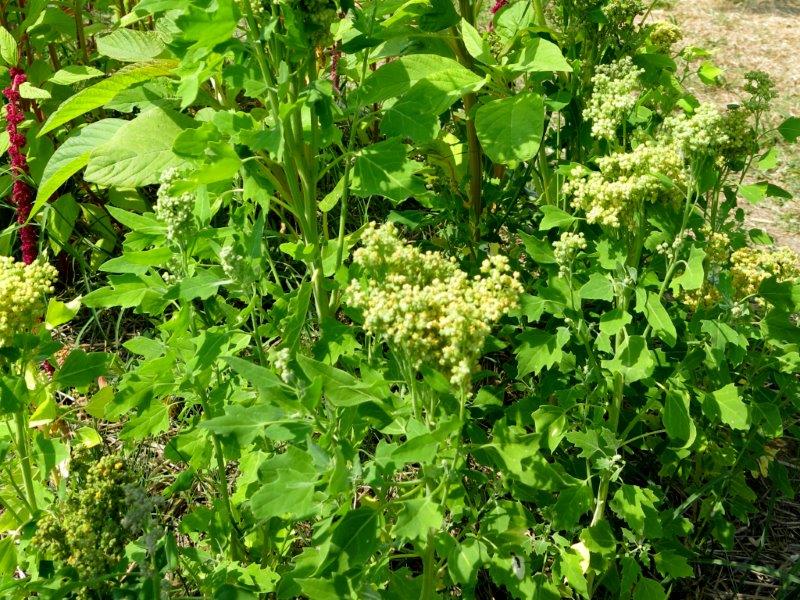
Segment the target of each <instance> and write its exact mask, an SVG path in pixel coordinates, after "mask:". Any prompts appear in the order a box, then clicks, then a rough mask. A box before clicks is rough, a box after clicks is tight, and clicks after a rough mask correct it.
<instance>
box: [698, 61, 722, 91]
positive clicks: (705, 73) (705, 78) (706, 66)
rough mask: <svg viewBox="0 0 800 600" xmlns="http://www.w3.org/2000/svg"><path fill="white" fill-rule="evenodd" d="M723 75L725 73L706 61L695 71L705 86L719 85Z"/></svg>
mask: <svg viewBox="0 0 800 600" xmlns="http://www.w3.org/2000/svg"><path fill="white" fill-rule="evenodd" d="M724 75H725V71H723V70H722V69H720V68H719V67H718V66H717V65H715V64H714V63H712V62H708V61H706V62H704V63H703V64H701V65H700V67H699V68H698V69H697V76H698V77H699V78H700V81H702V82H703V83H705V84H706V85H720V84H721V83H722V80H723V76H724Z"/></svg>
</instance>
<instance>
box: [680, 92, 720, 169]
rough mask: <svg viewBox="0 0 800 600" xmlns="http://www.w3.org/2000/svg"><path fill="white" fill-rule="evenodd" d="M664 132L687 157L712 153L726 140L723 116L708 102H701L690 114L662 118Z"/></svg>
mask: <svg viewBox="0 0 800 600" xmlns="http://www.w3.org/2000/svg"><path fill="white" fill-rule="evenodd" d="M664 133H665V134H666V137H667V138H668V139H670V140H672V141H674V142H675V144H676V145H677V146H678V147H679V148H680V149H681V151H682V152H683V155H684V156H685V157H687V158H689V157H692V156H696V155H708V154H714V153H716V152H717V151H718V149H719V148H720V147H722V146H724V145H725V144H726V143H727V142H728V135H727V133H726V132H725V127H724V121H723V116H722V115H721V114H720V112H719V110H717V108H716V107H715V106H714V105H713V104H709V103H703V104H701V105H700V106H698V107H697V108H696V109H695V110H694V112H693V113H692V114H691V115H687V114H686V113H678V114H674V115H670V116H669V117H667V118H666V119H664Z"/></svg>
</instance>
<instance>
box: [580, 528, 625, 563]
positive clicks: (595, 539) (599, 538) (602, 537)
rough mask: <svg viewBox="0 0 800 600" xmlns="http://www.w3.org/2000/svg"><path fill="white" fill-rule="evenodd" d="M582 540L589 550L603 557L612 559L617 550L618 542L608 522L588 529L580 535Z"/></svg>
mask: <svg viewBox="0 0 800 600" xmlns="http://www.w3.org/2000/svg"><path fill="white" fill-rule="evenodd" d="M580 540H581V541H582V542H583V544H584V545H585V546H586V547H587V548H588V549H589V552H594V553H595V554H599V555H600V556H603V557H611V556H613V555H614V551H615V550H616V548H617V540H615V539H614V533H613V532H612V531H611V526H610V525H609V524H608V521H600V522H598V523H597V524H596V525H592V526H591V527H587V528H586V529H584V530H583V531H581V534H580Z"/></svg>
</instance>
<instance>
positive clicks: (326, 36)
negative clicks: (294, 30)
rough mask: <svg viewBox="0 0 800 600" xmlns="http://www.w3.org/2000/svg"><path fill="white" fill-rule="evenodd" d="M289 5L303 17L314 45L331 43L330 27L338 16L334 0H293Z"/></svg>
mask: <svg viewBox="0 0 800 600" xmlns="http://www.w3.org/2000/svg"><path fill="white" fill-rule="evenodd" d="M289 6H291V8H292V9H293V10H294V11H296V14H297V15H298V16H299V17H300V18H301V19H302V22H303V28H304V29H305V33H306V35H307V36H308V38H309V39H310V41H311V42H312V44H313V45H323V46H328V45H329V44H330V41H331V35H330V27H331V24H332V23H333V22H334V21H335V20H336V16H337V12H336V3H335V2H333V0H291V1H290V2H289Z"/></svg>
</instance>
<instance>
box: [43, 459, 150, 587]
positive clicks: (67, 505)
mask: <svg viewBox="0 0 800 600" xmlns="http://www.w3.org/2000/svg"><path fill="white" fill-rule="evenodd" d="M132 485H134V476H133V474H132V473H131V472H130V470H129V469H127V468H126V464H125V462H124V460H122V459H121V458H120V457H119V456H116V455H109V456H104V457H103V458H101V459H100V460H98V461H96V462H94V463H89V464H77V465H75V469H74V471H73V473H72V474H71V476H70V480H69V489H68V491H67V495H66V498H65V499H64V500H63V501H61V502H58V503H56V505H55V509H54V510H53V511H52V512H47V513H45V514H44V515H43V516H42V518H41V519H40V520H39V522H38V524H37V530H36V535H35V536H34V538H33V543H34V544H35V545H36V546H38V547H39V548H40V549H41V550H42V551H43V552H44V553H45V554H46V555H47V556H48V557H49V558H51V559H54V560H55V561H58V562H60V563H62V564H65V565H69V566H71V567H73V568H74V569H75V570H76V571H77V572H78V575H79V576H80V578H81V580H84V581H88V580H92V579H94V578H96V577H102V576H104V575H108V574H109V573H110V572H111V571H112V570H113V569H114V567H116V566H117V564H118V563H119V561H120V559H121V558H122V556H123V554H124V551H125V545H126V544H127V542H128V541H129V538H130V537H131V536H130V532H131V531H132V530H134V529H141V523H138V522H137V523H134V519H135V516H134V515H133V514H132V512H131V511H132V509H133V511H134V512H135V510H136V507H132V506H129V500H130V499H131V498H132V495H131V494H130V489H131V488H130V486H132ZM140 512H141V511H140ZM129 513H131V514H129Z"/></svg>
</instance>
